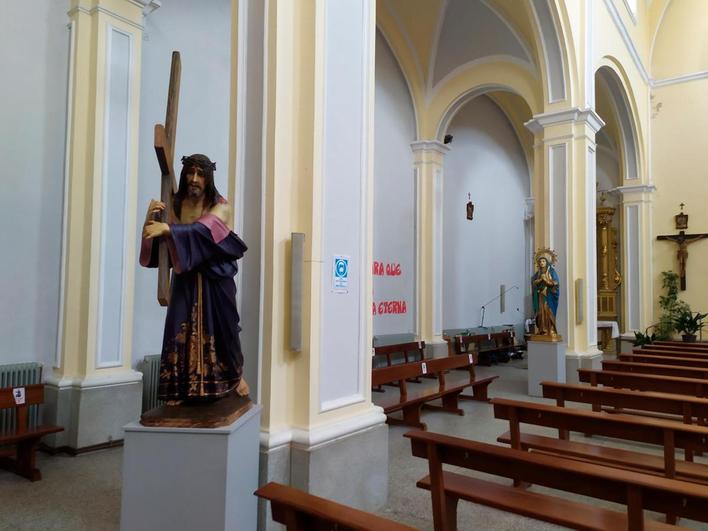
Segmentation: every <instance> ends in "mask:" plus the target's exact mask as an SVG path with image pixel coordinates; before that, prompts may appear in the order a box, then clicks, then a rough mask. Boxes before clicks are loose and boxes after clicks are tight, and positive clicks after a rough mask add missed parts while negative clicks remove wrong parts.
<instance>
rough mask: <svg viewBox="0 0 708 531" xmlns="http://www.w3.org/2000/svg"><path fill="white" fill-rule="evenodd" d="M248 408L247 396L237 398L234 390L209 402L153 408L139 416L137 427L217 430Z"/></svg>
mask: <svg viewBox="0 0 708 531" xmlns="http://www.w3.org/2000/svg"><path fill="white" fill-rule="evenodd" d="M251 407H253V402H251V399H250V398H249V397H248V396H239V395H238V394H237V393H236V392H235V391H234V392H232V393H230V394H228V395H226V396H225V397H223V398H218V399H216V400H213V401H210V402H184V403H182V404H180V405H178V406H167V405H162V406H159V407H156V408H154V409H151V410H149V411H146V412H145V413H143V414H142V416H141V417H140V424H142V425H143V426H163V427H170V428H218V427H220V426H228V425H229V424H231V423H233V422H234V421H235V420H237V419H238V418H239V417H240V416H241V415H243V414H244V413H246V412H247V411H248V410H249V409H251Z"/></svg>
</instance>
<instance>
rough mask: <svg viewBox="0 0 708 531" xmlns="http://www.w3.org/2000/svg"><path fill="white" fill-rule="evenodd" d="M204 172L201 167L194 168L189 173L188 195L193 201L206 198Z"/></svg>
mask: <svg viewBox="0 0 708 531" xmlns="http://www.w3.org/2000/svg"><path fill="white" fill-rule="evenodd" d="M204 185H205V179H204V171H203V170H202V169H201V168H200V167H199V166H192V167H191V168H190V169H189V172H188V173H187V193H188V194H189V197H191V198H192V199H201V198H202V197H203V196H204Z"/></svg>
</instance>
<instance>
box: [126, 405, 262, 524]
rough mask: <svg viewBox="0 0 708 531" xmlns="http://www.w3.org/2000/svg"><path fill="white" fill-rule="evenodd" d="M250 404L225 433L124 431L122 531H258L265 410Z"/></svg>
mask: <svg viewBox="0 0 708 531" xmlns="http://www.w3.org/2000/svg"><path fill="white" fill-rule="evenodd" d="M239 399H240V400H244V399H243V398H242V397H239ZM224 400H226V399H224ZM245 400H248V399H245ZM220 402H221V401H220ZM214 404H216V402H215V403H214ZM248 404H249V405H248V408H247V409H246V410H245V411H243V412H242V413H241V415H240V416H239V417H238V418H237V419H236V420H235V421H233V422H232V423H231V424H229V425H226V426H221V427H218V428H208V429H204V428H184V427H177V428H175V427H170V426H144V425H141V424H139V423H137V422H133V423H130V424H128V425H127V426H125V427H124V430H125V446H124V449H123V488H122V503H121V521H120V528H121V530H124V531H149V530H154V529H170V530H172V531H192V530H194V529H209V530H214V531H216V530H224V531H225V530H231V529H256V528H257V519H258V499H257V498H256V497H255V496H254V495H253V491H255V490H256V489H257V488H258V461H259V453H258V452H259V445H260V413H261V406H258V405H255V404H253V403H251V401H250V400H248ZM203 406H204V405H202V407H203ZM180 407H181V406H170V410H171V411H172V410H177V409H179V408H180ZM188 407H190V408H191V407H194V406H191V405H189V406H188ZM157 409H160V408H157ZM153 411H155V410H153Z"/></svg>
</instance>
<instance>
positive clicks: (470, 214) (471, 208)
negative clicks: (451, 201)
mask: <svg viewBox="0 0 708 531" xmlns="http://www.w3.org/2000/svg"><path fill="white" fill-rule="evenodd" d="M467 199H468V201H467V207H466V215H467V219H469V220H472V219H473V218H474V205H473V204H472V194H470V193H468V194H467Z"/></svg>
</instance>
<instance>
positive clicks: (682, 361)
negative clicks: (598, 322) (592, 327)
mask: <svg viewBox="0 0 708 531" xmlns="http://www.w3.org/2000/svg"><path fill="white" fill-rule="evenodd" d="M672 354H673V353H672ZM678 356H679V355H678V354H676V355H675V356H674V355H672V356H668V355H667V356H661V355H656V354H655V353H651V354H646V353H632V354H619V355H618V356H617V359H619V360H620V361H630V362H633V363H655V364H658V365H674V366H677V367H696V368H700V369H708V358H705V359H698V358H683V357H678Z"/></svg>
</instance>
